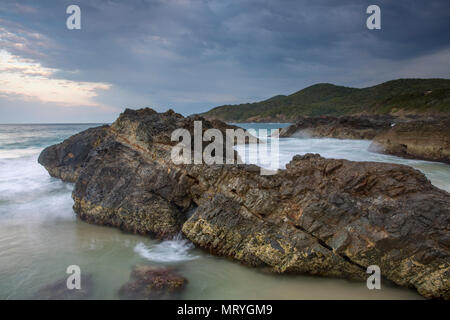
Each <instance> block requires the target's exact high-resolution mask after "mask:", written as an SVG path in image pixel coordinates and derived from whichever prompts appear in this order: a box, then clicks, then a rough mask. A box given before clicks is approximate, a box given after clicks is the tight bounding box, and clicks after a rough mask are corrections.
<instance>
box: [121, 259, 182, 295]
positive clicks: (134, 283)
mask: <svg viewBox="0 0 450 320" xmlns="http://www.w3.org/2000/svg"><path fill="white" fill-rule="evenodd" d="M186 284H187V280H186V279H185V278H184V277H182V276H180V275H179V274H178V273H176V272H175V271H174V270H172V269H170V268H166V267H154V266H145V265H137V266H135V267H134V268H133V271H132V272H131V275H130V281H129V282H127V283H125V284H124V285H123V286H122V287H121V288H120V290H119V298H120V299H132V300H163V299H176V298H179V297H180V294H181V292H182V291H183V289H184V288H185V287H186Z"/></svg>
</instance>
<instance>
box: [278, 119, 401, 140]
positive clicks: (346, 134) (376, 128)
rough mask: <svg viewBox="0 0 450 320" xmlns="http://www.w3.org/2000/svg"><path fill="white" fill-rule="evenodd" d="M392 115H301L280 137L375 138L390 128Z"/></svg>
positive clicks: (392, 121) (282, 130) (284, 129)
mask: <svg viewBox="0 0 450 320" xmlns="http://www.w3.org/2000/svg"><path fill="white" fill-rule="evenodd" d="M394 121H395V118H394V117H392V116H388V115H386V116H342V117H332V116H322V117H301V118H299V119H298V120H297V121H296V122H295V123H294V124H292V125H290V126H289V127H286V128H283V129H281V131H280V137H328V138H338V139H369V140H370V139H373V138H374V137H375V136H376V135H378V134H379V133H381V132H384V131H387V130H389V128H390V127H391V125H392V124H393V123H394Z"/></svg>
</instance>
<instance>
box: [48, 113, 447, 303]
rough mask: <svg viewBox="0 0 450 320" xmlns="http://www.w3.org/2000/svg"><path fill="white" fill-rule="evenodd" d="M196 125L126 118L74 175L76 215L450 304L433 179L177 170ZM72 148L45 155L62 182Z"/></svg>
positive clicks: (394, 168) (163, 117) (363, 172)
mask: <svg viewBox="0 0 450 320" xmlns="http://www.w3.org/2000/svg"><path fill="white" fill-rule="evenodd" d="M193 119H194V118H193V117H188V118H184V117H183V116H181V115H179V114H176V113H174V112H171V111H169V112H166V113H156V112H155V111H153V110H151V109H142V110H138V111H133V110H127V111H125V112H124V113H123V114H121V116H120V117H119V119H118V120H117V121H116V122H115V123H114V124H112V125H111V127H110V128H106V129H102V130H106V131H107V132H106V133H105V134H104V136H103V139H102V141H101V142H100V143H96V144H91V145H92V146H93V147H92V149H91V150H90V151H89V152H88V155H87V156H86V157H84V159H85V160H84V163H83V164H81V165H80V164H79V163H78V162H76V163H74V165H73V167H74V168H73V169H72V170H73V171H76V170H78V174H77V176H78V178H77V180H76V184H75V189H74V191H73V199H74V201H75V204H74V209H75V212H76V213H77V215H78V216H79V217H80V218H81V219H84V220H86V221H88V222H92V223H97V224H103V225H111V226H115V227H119V228H121V229H123V230H127V231H131V232H136V233H142V234H150V235H152V236H155V237H158V238H167V237H169V236H173V235H174V234H175V233H177V232H179V231H180V230H181V231H182V232H183V234H184V235H185V236H186V237H187V238H188V239H190V240H191V241H192V242H193V243H194V244H196V245H197V246H199V247H202V248H204V249H206V250H209V251H210V252H211V253H213V254H216V255H222V256H226V257H231V258H233V259H235V260H237V261H240V262H242V263H245V264H247V265H250V266H262V267H269V268H270V269H271V270H272V271H274V272H279V273H283V272H290V273H306V274H313V275H321V276H327V277H340V278H349V279H357V280H365V279H366V278H367V274H366V268H367V267H368V266H369V265H378V266H380V268H381V272H382V275H383V276H384V277H386V278H387V279H389V280H391V281H393V282H395V283H397V284H399V285H402V286H405V287H411V288H416V289H417V290H418V291H419V293H421V294H422V295H423V296H425V297H434V298H446V299H448V298H450V292H449V290H450V283H449V281H450V254H449V253H450V249H449V246H450V237H449V234H450V233H449V231H450V227H449V226H450V223H449V222H450V195H449V194H448V193H446V192H445V191H442V190H440V189H438V188H436V187H434V186H432V185H431V183H430V182H429V181H428V180H427V179H426V177H425V176H424V175H423V174H422V173H420V172H419V171H417V170H414V169H413V168H411V167H408V166H403V165H396V164H386V163H375V162H353V161H347V160H336V159H325V158H322V157H320V155H314V154H307V155H304V156H295V157H294V158H293V160H292V161H291V162H290V163H289V164H288V165H287V168H286V170H279V172H278V173H277V174H275V175H272V176H262V175H260V171H259V168H258V167H256V166H254V165H236V164H230V165H187V164H181V165H175V164H174V163H173V162H172V161H171V158H170V151H171V149H172V146H173V145H174V144H175V143H176V142H171V141H170V135H171V132H172V131H173V130H175V129H176V128H180V127H181V128H186V129H188V130H193V121H194V120H193ZM195 119H199V120H200V119H201V118H199V117H195ZM203 126H204V128H209V127H213V126H217V127H219V128H220V129H219V130H224V129H226V128H227V125H226V124H224V123H216V124H213V123H211V122H208V121H206V120H203ZM74 137H75V136H74ZM74 137H72V138H70V139H72V143H74V140H77V138H74ZM82 137H83V133H81V134H79V135H78V139H81V138H82ZM70 139H68V140H70ZM66 148H67V144H64V143H63V144H60V145H56V146H53V147H50V148H47V149H45V150H44V151H43V154H42V155H41V157H42V158H47V157H49V158H51V155H52V154H55V153H56V154H58V155H60V156H59V157H57V159H62V160H61V163H58V162H51V164H50V165H49V162H46V164H47V167H49V168H48V170H49V172H51V173H53V174H54V175H57V174H58V173H59V172H62V173H64V172H67V171H68V169H65V170H64V171H61V170H60V171H56V170H53V166H55V167H56V166H58V165H59V166H64V165H65V164H66V162H64V159H66V157H65V152H67V151H69V152H72V153H73V151H72V150H71V149H70V148H68V149H69V150H67V149H66ZM55 149H56V150H55ZM47 153H49V155H47ZM233 157H235V155H233ZM52 159H53V158H52ZM76 168H81V169H76ZM62 178H63V177H62Z"/></svg>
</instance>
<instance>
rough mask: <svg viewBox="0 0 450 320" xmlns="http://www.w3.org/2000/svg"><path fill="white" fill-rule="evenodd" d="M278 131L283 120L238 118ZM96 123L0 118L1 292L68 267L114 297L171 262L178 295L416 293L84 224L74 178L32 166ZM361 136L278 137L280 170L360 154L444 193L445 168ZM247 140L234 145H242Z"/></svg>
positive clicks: (8, 295)
mask: <svg viewBox="0 0 450 320" xmlns="http://www.w3.org/2000/svg"><path fill="white" fill-rule="evenodd" d="M241 125H242V126H243V127H246V128H250V127H253V128H256V129H258V128H269V129H270V128H276V127H279V126H282V124H257V125H255V124H241ZM93 126H96V124H39V125H34V124H33V125H0V299H33V298H36V293H37V291H38V290H39V289H41V288H42V287H45V286H47V285H49V284H51V283H53V282H55V281H57V280H60V279H64V278H66V277H67V276H68V275H67V274H66V268H67V267H68V266H69V265H79V266H80V268H81V271H82V273H83V274H89V275H91V278H92V281H93V286H92V289H91V291H90V295H89V297H88V298H89V299H117V298H118V296H117V292H118V290H119V288H120V287H121V286H122V285H123V284H124V283H125V282H126V281H127V280H128V279H129V275H130V272H131V269H132V267H133V266H134V265H136V264H150V265H157V266H171V267H174V268H175V269H176V270H177V271H178V272H179V273H180V274H182V275H183V276H185V277H186V278H187V279H188V281H189V283H188V286H187V288H186V290H185V291H184V293H183V295H182V298H184V299H421V297H420V296H419V295H418V294H417V293H416V292H415V291H413V290H409V289H405V288H399V287H396V286H392V285H391V284H384V283H382V289H381V290H368V289H367V287H366V284H365V283H360V282H351V281H347V280H340V279H328V278H319V277H311V276H304V275H275V274H271V273H268V272H265V271H264V270H260V269H253V268H249V267H245V266H243V265H240V264H239V263H236V262H232V261H229V260H227V259H224V258H220V257H215V256H211V255H209V254H207V253H205V252H204V251H203V250H200V249H197V248H195V247H194V246H193V245H192V244H191V243H190V242H189V241H187V240H185V239H183V238H182V237H181V236H180V237H176V238H174V239H173V240H169V241H157V240H153V239H150V238H148V237H144V236H139V235H133V234H127V233H124V232H121V231H120V230H117V229H114V228H109V227H104V226H96V225H90V224H88V223H85V222H82V221H80V220H79V219H77V218H76V217H75V214H74V212H73V210H72V205H73V201H72V199H71V191H72V188H73V185H72V184H71V183H65V182H61V181H60V180H58V179H55V178H52V177H50V176H49V175H48V173H47V171H46V170H45V169H44V168H43V167H42V166H40V165H39V164H38V163H37V158H38V156H39V153H40V152H41V150H42V149H43V148H44V147H46V146H49V145H51V144H55V143H58V142H61V141H63V140H64V139H65V138H67V137H69V136H71V135H73V134H75V133H77V132H80V131H82V130H84V129H87V128H89V127H93ZM369 144H370V142H368V141H358V140H337V139H294V138H285V139H280V163H279V167H280V168H283V167H284V166H285V164H286V163H287V162H289V161H290V160H291V158H292V156H293V155H295V154H303V153H307V152H313V153H320V154H321V155H322V156H324V157H332V158H345V159H350V160H358V161H381V162H394V163H402V164H407V165H411V166H413V167H415V168H416V169H418V170H420V171H422V172H423V173H425V174H426V175H427V177H428V178H429V179H430V181H431V182H432V183H433V184H435V185H436V186H438V187H440V188H442V189H445V190H447V191H450V166H449V165H445V164H441V163H432V162H426V161H419V160H405V159H400V158H397V157H393V156H387V155H380V154H374V153H371V152H368V151H367V147H368V145H369ZM245 148H246V147H245V146H239V147H238V148H237V150H238V151H239V152H241V153H242V152H244V151H245V150H244V149H245Z"/></svg>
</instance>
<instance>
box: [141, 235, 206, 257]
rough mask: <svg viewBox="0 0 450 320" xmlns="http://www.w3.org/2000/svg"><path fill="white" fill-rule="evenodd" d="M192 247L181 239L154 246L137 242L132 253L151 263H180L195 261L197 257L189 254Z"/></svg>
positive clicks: (188, 242)
mask: <svg viewBox="0 0 450 320" xmlns="http://www.w3.org/2000/svg"><path fill="white" fill-rule="evenodd" d="M193 248H194V245H193V244H192V243H191V242H190V241H188V240H186V239H181V237H175V238H174V239H172V240H166V241H162V242H160V243H158V244H155V245H150V246H146V245H145V244H144V243H142V242H139V243H138V244H137V245H136V246H135V247H134V251H135V252H136V253H138V254H139V255H140V256H141V257H143V258H145V259H147V260H149V261H153V262H166V263H167V262H181V261H189V260H194V259H197V258H198V256H195V255H192V254H190V251H191V250H192V249H193Z"/></svg>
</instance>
